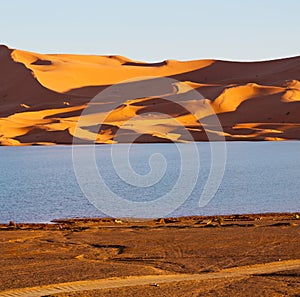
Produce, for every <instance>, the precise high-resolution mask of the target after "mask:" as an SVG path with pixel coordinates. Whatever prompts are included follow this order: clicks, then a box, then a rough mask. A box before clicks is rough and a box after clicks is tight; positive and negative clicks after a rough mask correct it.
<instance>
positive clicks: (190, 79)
mask: <svg viewBox="0 0 300 297" xmlns="http://www.w3.org/2000/svg"><path fill="white" fill-rule="evenodd" d="M0 65H1V67H0V106H1V109H0V145H54V144H71V143H72V142H73V140H74V139H75V141H76V143H99V144H103V143H108V144H111V143H120V142H121V143H124V142H133V141H134V142H170V141H173V142H174V141H176V142H186V141H189V140H191V138H192V139H194V140H196V141H207V140H208V138H209V139H210V140H224V139H226V140H235V141H236V140H289V139H300V120H299V113H300V57H294V58H287V59H280V60H274V61H265V62H251V63H250V62H248V63H247V62H227V61H218V60H195V61H186V62H181V61H174V60H166V61H162V62H159V63H144V62H140V61H133V60H130V59H128V58H125V57H121V56H84V55H66V54H63V55H62V54H38V53H32V52H26V51H22V50H16V49H10V48H8V47H6V46H1V45H0ZM153 77H156V80H153ZM159 78H160V79H162V78H169V79H173V80H176V81H174V82H170V83H169V84H161V83H160V82H159V80H158V79H159ZM128 80H131V81H130V82H128ZM124 81H127V82H126V83H124ZM111 86H114V87H115V88H113V91H112V88H110V90H111V91H108V89H107V88H108V87H111ZM116 86H117V87H116ZM104 90H105V91H106V92H110V94H109V96H104V97H103V98H101V100H99V102H97V104H94V103H93V104H89V102H90V100H91V99H92V98H94V96H96V95H97V94H99V93H100V92H103V91H104ZM120 90H121V91H122V92H119V91H120ZM124 90H126V91H124ZM118 92H119V96H116V94H117V93H118ZM102 94H103V93H102ZM195 94H198V95H195ZM86 108H88V109H87V110H88V112H87V114H86V115H84V116H82V117H81V118H80V115H81V114H82V112H83V111H84V110H86ZM215 114H217V116H218V121H220V126H219V125H218V124H219V123H218V122H217V121H216V119H215V117H214V115H215ZM79 119H81V121H79ZM78 123H79V125H78ZM101 123H102V125H101V126H100V124H101ZM76 127H77V128H76Z"/></svg>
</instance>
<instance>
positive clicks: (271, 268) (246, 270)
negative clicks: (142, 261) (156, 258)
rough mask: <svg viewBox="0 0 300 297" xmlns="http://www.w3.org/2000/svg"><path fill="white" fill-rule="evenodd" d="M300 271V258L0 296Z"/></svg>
mask: <svg viewBox="0 0 300 297" xmlns="http://www.w3.org/2000/svg"><path fill="white" fill-rule="evenodd" d="M294 269H300V259H296V260H286V261H278V262H269V263H264V264H255V265H249V266H240V267H234V268H228V269H223V270H220V271H218V272H210V273H203V274H167V275H144V276H128V277H115V278H105V279H98V280H88V281H76V282H68V283H60V284H53V285H47V286H39V287H29V288H21V289H14V290H7V291H2V292H0V297H39V296H43V295H50V294H57V293H68V292H80V291H88V290H98V289H111V288H120V287H132V286H141V285H150V284H153V283H161V284H162V283H171V282H181V281H201V280H211V279H220V278H238V277H243V276H245V277H246V276H250V275H254V274H270V273H275V272H279V271H286V270H294Z"/></svg>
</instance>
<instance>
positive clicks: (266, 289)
mask: <svg viewBox="0 0 300 297" xmlns="http://www.w3.org/2000/svg"><path fill="white" fill-rule="evenodd" d="M0 234H1V235H0V250H1V254H0V264H1V265H0V275H1V278H0V296H31V297H33V296H61V297H62V296H230V295H231V296H299V295H300V249H299V240H300V219H299V213H298V214H296V213H295V214H263V215H233V216H224V217H223V216H219V217H185V218H169V219H158V220H148V221H143V220H140V221H138V220H135V221H130V220H119V219H74V220H58V221H56V223H55V224H17V225H15V224H13V223H11V224H10V225H5V224H3V225H1V226H0Z"/></svg>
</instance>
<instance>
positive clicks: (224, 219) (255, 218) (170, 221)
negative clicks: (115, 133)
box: [0, 211, 300, 231]
mask: <svg viewBox="0 0 300 297" xmlns="http://www.w3.org/2000/svg"><path fill="white" fill-rule="evenodd" d="M268 220H280V221H286V220H295V221H297V220H299V222H300V211H299V212H278V213H277V212H266V213H254V214H249V213H245V214H230V215H209V216H204V215H200V216H180V217H162V218H129V217H125V218H112V217H87V218H85V217H80V218H79V217H78V218H77V217H74V218H60V219H53V220H51V221H49V222H17V223H15V222H14V221H10V222H8V223H0V231H3V230H24V229H39V228H41V229H43V228H45V229H47V230H52V229H53V230H55V229H57V228H61V227H62V228H64V226H74V225H76V226H81V225H99V226H101V227H105V226H109V227H111V226H114V225H115V226H121V225H122V226H124V227H130V226H131V225H132V224H136V225H147V226H149V227H155V226H157V225H162V224H165V225H173V226H180V225H181V224H183V225H187V226H193V225H199V224H201V222H203V224H206V225H207V226H208V225H209V226H218V227H222V226H228V225H230V222H256V223H258V222H260V221H268Z"/></svg>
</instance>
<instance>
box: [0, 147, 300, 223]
mask: <svg viewBox="0 0 300 297" xmlns="http://www.w3.org/2000/svg"><path fill="white" fill-rule="evenodd" d="M195 145H196V147H197V153H198V158H199V160H200V161H199V162H200V166H199V167H197V166H196V165H197V162H196V159H197V158H196V157H195V155H193V154H192V152H195V151H193V150H192V149H191V148H190V146H189V144H181V145H179V146H176V145H175V144H134V145H132V146H131V147H130V151H129V153H128V151H127V150H128V146H127V145H124V144H117V145H113V146H111V145H98V146H96V147H95V152H94V155H93V158H89V156H91V146H77V147H76V149H75V153H74V151H73V152H72V147H71V146H48V147H47V146H44V147H42V146H32V147H0V189H1V190H0V222H1V223H6V222H8V221H10V220H13V221H15V222H49V221H51V220H52V219H56V218H71V217H105V216H108V215H111V216H115V215H117V214H120V215H121V216H122V217H126V216H136V217H148V216H149V214H156V213H157V214H159V215H161V214H164V211H165V210H166V209H167V210H166V211H170V210H171V212H170V213H165V215H166V216H188V215H221V214H242V213H264V212H296V211H299V210H300V183H299V181H300V155H299V152H300V142H298V141H286V142H227V143H226V144H225V143H222V144H221V146H222V145H223V146H225V145H226V151H227V154H226V164H225V163H224V164H223V165H224V166H225V171H224V175H223V174H222V177H223V178H222V180H220V184H218V182H216V184H215V185H214V189H213V191H212V192H215V193H214V195H213V196H212V197H210V198H209V199H207V200H205V201H204V202H205V203H202V206H201V207H200V206H199V198H200V196H201V193H202V192H203V189H204V188H205V184H206V182H207V180H208V178H209V175H210V172H211V163H212V160H213V159H214V156H213V155H212V153H211V147H210V143H197V144H195ZM112 147H113V153H114V157H115V159H114V161H112V158H111V149H112ZM181 150H186V151H185V152H183V153H182V152H181ZM72 153H73V156H74V155H75V157H76V158H77V159H76V160H78V159H80V162H77V161H76V162H75V171H76V170H77V171H76V174H75V171H74V166H73V165H74V164H73V163H74V159H72ZM180 154H182V155H184V157H185V159H184V161H183V162H180V156H181V155H180ZM127 156H128V158H129V163H130V166H131V167H127V165H128V164H127ZM151 156H152V157H151ZM162 156H164V157H162ZM181 157H182V156H181ZM85 160H86V162H85ZM89 160H94V161H95V164H96V165H97V167H95V168H98V171H99V174H98V175H97V176H96V175H95V174H94V172H93V171H91V170H90V168H91V167H93V166H92V165H91V164H90V163H89ZM149 162H150V163H149ZM76 163H77V164H76ZM81 164H82V170H81V167H80V168H79V167H78V166H81ZM221 165H222V164H221ZM76 166H77V168H76ZM116 166H117V167H118V170H119V173H120V175H118V174H117V173H116V172H115V168H114V167H116ZM184 166H185V169H183V168H184ZM195 166H196V167H195ZM128 168H129V169H128ZM130 168H131V169H130ZM183 170H185V171H184V174H181V173H182V171H183ZM195 170H197V172H198V173H197V175H196V176H195V172H196V171H195ZM218 170H219V171H222V166H220V168H219V169H218V168H217V169H216V171H218ZM216 173H217V174H218V173H220V172H216ZM221 173H222V172H221ZM147 174H148V175H147ZM76 175H77V178H76ZM145 175H146V176H145ZM181 175H182V176H181ZM100 177H101V178H100ZM181 177H182V178H183V179H182V181H183V182H182V183H181V184H179V185H177V186H176V187H175V188H173V187H174V184H175V183H176V181H177V180H178V179H179V178H181ZM100 179H101V182H102V183H104V184H106V188H104V187H100V188H99V180H100ZM126 179H128V180H126ZM129 183H133V185H130V184H129ZM190 186H192V188H191V189H188V187H190ZM174 189H175V190H174ZM83 191H84V192H85V193H83ZM171 191H173V192H171ZM109 192H111V193H112V195H115V196H116V197H122V199H123V200H120V202H118V200H109V199H110V198H109V195H110V194H109ZM170 192H171V193H172V195H169V196H167V195H168V193H170ZM89 195H91V196H93V197H89ZM163 195H166V197H167V199H168V201H167V200H166V201H164V202H161V203H160V202H159V203H156V204H155V203H154V202H155V201H156V200H155V199H157V198H158V197H160V196H163ZM87 196H88V198H89V199H88V198H87ZM100 196H101V197H100ZM172 197H174V200H172V199H173V198H172ZM176 197H177V198H176ZM98 198H99V199H100V198H101V199H100V200H99V201H98V200H97V199H98ZM181 198H182V200H180V199H181ZM95 199H96V200H97V201H98V202H97V201H96V202H95ZM176 199H179V200H178V201H179V202H178V201H177V202H176V203H175V202H174V201H175V200H176ZM90 201H92V202H93V203H94V204H97V203H98V205H97V206H98V208H100V209H101V211H100V210H99V209H97V208H96V207H95V206H94V205H93V204H92V203H91V202H90ZM122 201H124V205H123V204H122ZM128 201H129V202H130V203H127V202H128ZM125 202H126V203H127V204H128V205H129V207H134V205H138V203H140V202H143V203H144V204H142V207H141V206H139V208H140V209H139V210H138V211H137V212H135V210H134V209H126V205H127V204H126V203H125ZM152 202H153V203H152ZM202 202H203V201H202ZM151 203H152V204H151ZM148 207H149V208H148ZM151 207H152V208H151ZM168 207H169V208H168ZM174 207H175V208H176V209H173V208H174ZM156 211H157V212H156ZM104 212H105V213H104ZM147 214H148V215H147ZM150 216H151V215H150Z"/></svg>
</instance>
